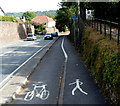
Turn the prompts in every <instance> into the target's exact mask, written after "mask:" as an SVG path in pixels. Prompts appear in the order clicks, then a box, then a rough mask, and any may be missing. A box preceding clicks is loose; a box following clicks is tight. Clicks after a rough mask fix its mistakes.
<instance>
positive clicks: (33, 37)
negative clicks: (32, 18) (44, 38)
mask: <svg viewBox="0 0 120 106" xmlns="http://www.w3.org/2000/svg"><path fill="white" fill-rule="evenodd" d="M36 39H37V37H36V36H34V35H33V34H32V33H28V37H27V40H36Z"/></svg>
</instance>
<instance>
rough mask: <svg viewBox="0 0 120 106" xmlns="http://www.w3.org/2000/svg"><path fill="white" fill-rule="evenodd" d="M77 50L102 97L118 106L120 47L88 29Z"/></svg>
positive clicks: (119, 93)
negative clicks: (99, 88)
mask: <svg viewBox="0 0 120 106" xmlns="http://www.w3.org/2000/svg"><path fill="white" fill-rule="evenodd" d="M79 49H80V51H82V52H81V54H82V57H83V60H84V63H85V64H86V66H87V67H88V69H89V70H90V72H91V73H92V75H93V77H94V79H95V81H96V83H97V84H98V85H99V87H101V90H102V92H103V94H104V96H106V98H107V100H108V101H109V102H110V103H113V104H117V105H120V46H119V45H117V43H116V42H115V41H110V40H109V38H108V37H107V36H106V38H105V37H104V36H103V35H100V34H99V33H98V32H95V31H94V30H92V29H91V28H88V29H86V32H85V36H84V38H83V40H82V45H81V47H80V48H79Z"/></svg>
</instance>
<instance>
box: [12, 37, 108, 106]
mask: <svg viewBox="0 0 120 106" xmlns="http://www.w3.org/2000/svg"><path fill="white" fill-rule="evenodd" d="M76 79H79V81H78V80H76ZM76 81H77V84H76V83H74V84H73V85H72V84H71V83H73V82H76ZM78 83H79V84H78ZM33 84H38V85H45V84H46V90H47V91H48V92H49V95H48V97H47V98H46V99H45V100H43V98H42V96H41V98H38V97H37V96H36V91H35V94H34V97H33V98H31V100H29V101H27V100H28V99H27V100H26V99H25V96H26V94H27V93H28V92H29V91H32V90H33ZM75 84H76V85H75ZM38 85H37V86H38ZM75 87H76V88H75ZM37 90H41V89H37ZM46 90H45V91H46ZM45 91H44V92H45ZM28 97H31V95H29V96H28ZM12 104H106V102H105V99H104V97H103V96H102V95H101V94H100V91H99V88H98V87H97V86H96V84H95V83H94V81H93V79H92V78H91V76H90V73H89V72H88V71H87V69H86V68H85V66H84V64H83V62H82V61H81V59H80V56H79V55H78V54H77V53H76V52H75V49H74V47H73V46H72V44H71V43H70V42H69V40H68V39H67V38H66V37H65V38H63V37H60V38H59V40H57V42H56V43H55V44H54V45H53V46H52V48H51V49H50V50H49V52H48V53H47V54H46V55H45V57H44V58H43V59H42V61H41V63H40V64H39V65H38V66H37V67H36V69H35V71H34V73H33V74H32V76H31V77H30V79H29V83H28V85H27V86H26V87H25V88H24V90H23V91H22V92H21V94H20V95H19V96H18V97H17V98H16V100H14V101H13V102H12Z"/></svg>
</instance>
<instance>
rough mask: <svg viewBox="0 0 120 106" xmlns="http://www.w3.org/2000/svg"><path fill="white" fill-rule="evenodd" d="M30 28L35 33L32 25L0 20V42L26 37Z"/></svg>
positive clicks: (4, 42)
mask: <svg viewBox="0 0 120 106" xmlns="http://www.w3.org/2000/svg"><path fill="white" fill-rule="evenodd" d="M28 30H29V31H30V32H32V33H34V27H33V26H32V25H24V24H21V23H14V22H5V21H0V44H6V43H9V42H13V41H17V40H20V39H25V38H26V35H27V33H28Z"/></svg>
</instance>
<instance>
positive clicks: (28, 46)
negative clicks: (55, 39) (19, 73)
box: [0, 35, 51, 84]
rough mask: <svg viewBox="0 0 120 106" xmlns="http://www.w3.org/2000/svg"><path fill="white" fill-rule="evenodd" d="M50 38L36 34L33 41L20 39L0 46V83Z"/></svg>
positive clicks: (47, 42) (48, 41)
mask: <svg viewBox="0 0 120 106" xmlns="http://www.w3.org/2000/svg"><path fill="white" fill-rule="evenodd" d="M50 42H51V40H44V39H43V36H42V35H41V36H37V40H35V41H26V40H24V41H20V42H16V43H13V44H10V45H7V46H3V47H2V48H0V50H2V51H1V52H0V60H2V62H1V63H0V67H1V70H0V76H1V77H0V84H1V83H2V81H4V80H5V79H6V78H7V77H8V76H9V75H10V74H11V73H12V72H14V70H16V69H17V68H19V67H20V66H21V64H23V63H24V62H25V61H26V60H28V59H29V58H30V57H31V56H32V55H33V54H35V53H36V52H37V51H38V50H40V49H41V48H42V47H43V46H45V45H47V44H49V43H50Z"/></svg>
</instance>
